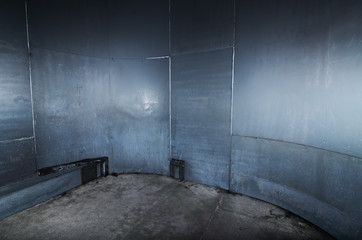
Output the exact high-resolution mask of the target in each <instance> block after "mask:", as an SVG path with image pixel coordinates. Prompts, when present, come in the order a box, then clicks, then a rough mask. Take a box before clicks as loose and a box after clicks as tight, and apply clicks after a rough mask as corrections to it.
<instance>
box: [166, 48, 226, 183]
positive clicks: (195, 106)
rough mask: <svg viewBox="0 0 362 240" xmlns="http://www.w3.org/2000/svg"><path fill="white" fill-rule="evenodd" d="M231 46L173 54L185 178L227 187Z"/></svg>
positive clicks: (177, 138) (176, 154)
mask: <svg viewBox="0 0 362 240" xmlns="http://www.w3.org/2000/svg"><path fill="white" fill-rule="evenodd" d="M231 63H232V49H224V50H217V51H209V52H202V53H193V54H186V55H180V56H175V57H173V58H172V69H171V72H172V90H171V93H172V101H171V102H172V107H171V109H172V115H171V116H172V125H171V126H172V132H171V136H172V157H173V158H177V159H182V160H185V161H186V168H185V178H186V179H188V180H192V181H196V182H201V183H205V184H209V185H213V186H219V187H222V188H226V189H227V188H228V178H229V161H230V144H231V137H230V105H231V104H230V99H231Z"/></svg>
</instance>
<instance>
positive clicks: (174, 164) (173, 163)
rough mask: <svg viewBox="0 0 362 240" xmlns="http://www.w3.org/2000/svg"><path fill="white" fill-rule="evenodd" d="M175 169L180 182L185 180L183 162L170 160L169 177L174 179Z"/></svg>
mask: <svg viewBox="0 0 362 240" xmlns="http://www.w3.org/2000/svg"><path fill="white" fill-rule="evenodd" d="M175 168H178V176H179V179H180V181H183V180H184V179H185V161H184V160H178V159H174V158H172V159H171V160H170V177H172V178H175Z"/></svg>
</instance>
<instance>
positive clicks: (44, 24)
mask: <svg viewBox="0 0 362 240" xmlns="http://www.w3.org/2000/svg"><path fill="white" fill-rule="evenodd" d="M28 2H29V27H30V39H31V46H34V47H40V48H46V49H52V50H57V51H63V52H70V53H76V54H82V55H87V56H100V57H107V56H108V13H107V9H108V2H107V1H98V0H77V1H74V0H62V1H47V0H31V1H28Z"/></svg>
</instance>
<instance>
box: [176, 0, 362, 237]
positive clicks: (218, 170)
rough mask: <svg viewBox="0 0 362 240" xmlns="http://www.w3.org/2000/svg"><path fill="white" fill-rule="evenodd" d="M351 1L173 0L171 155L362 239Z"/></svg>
mask: <svg viewBox="0 0 362 240" xmlns="http://www.w3.org/2000/svg"><path fill="white" fill-rule="evenodd" d="M234 4H235V7H234ZM361 9H362V6H361V3H360V2H358V1H348V2H345V1H323V0H321V1H267V0H262V1H238V0H236V1H235V2H234V1H182V0H172V1H171V54H172V68H171V72H172V73H171V76H172V91H171V94H172V115H171V117H172V131H171V138H172V157H175V158H181V159H183V160H186V166H187V167H186V172H185V174H186V179H190V180H194V181H198V182H202V183H206V184H210V185H214V186H220V187H223V188H227V189H230V190H231V191H234V192H239V193H243V194H247V195H250V196H254V197H257V198H260V199H263V200H266V201H269V202H272V203H274V204H276V205H279V206H282V207H284V208H286V209H289V210H291V211H292V212H294V213H297V214H298V215H300V216H302V217H304V218H306V219H308V220H310V221H311V222H313V223H315V224H317V225H318V226H320V227H322V228H323V229H325V230H327V231H328V232H330V233H331V234H333V235H334V236H336V237H338V238H341V239H359V238H361V236H362V226H361V222H362V209H361V206H362V201H361V199H362V191H361V189H362V160H361V157H362V155H361V154H362V151H361V147H360V146H361V141H362V124H361V122H362V114H361V110H362V81H360V76H361V75H362V72H361V71H362V70H361V69H362V68H360V67H359V64H361V62H362V58H361V54H360V52H361V48H362V44H361V40H362V38H361V37H362V31H361V29H360V27H359V26H361V21H362V17H361V15H360V14H359V11H361ZM234 17H235V18H234ZM230 108H231V109H232V110H231V112H230ZM230 119H231V124H230V123H229V122H228V120H230ZM230 130H231V131H230ZM229 151H230V152H229ZM228 169H229V171H230V172H229V173H230V174H229V173H228ZM228 179H229V182H228Z"/></svg>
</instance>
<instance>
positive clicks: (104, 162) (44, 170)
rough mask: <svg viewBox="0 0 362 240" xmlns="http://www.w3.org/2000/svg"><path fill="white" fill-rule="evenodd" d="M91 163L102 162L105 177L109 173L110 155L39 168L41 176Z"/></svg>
mask: <svg viewBox="0 0 362 240" xmlns="http://www.w3.org/2000/svg"><path fill="white" fill-rule="evenodd" d="M91 164H100V170H101V176H102V177H105V176H107V175H108V174H109V170H108V157H99V158H87V159H83V160H80V161H75V162H70V163H66V164H60V165H55V166H51V167H45V168H41V169H38V175H39V176H45V175H48V174H51V173H55V172H60V171H63V170H68V169H72V168H75V167H84V166H88V165H91Z"/></svg>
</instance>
